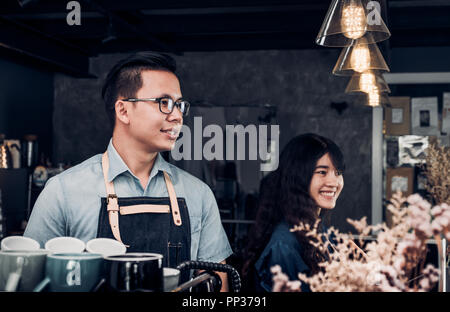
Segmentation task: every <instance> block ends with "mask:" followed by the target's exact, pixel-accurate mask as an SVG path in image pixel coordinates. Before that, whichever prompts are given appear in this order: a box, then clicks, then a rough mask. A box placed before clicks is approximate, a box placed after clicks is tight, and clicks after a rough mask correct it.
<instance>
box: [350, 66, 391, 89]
mask: <svg viewBox="0 0 450 312" xmlns="http://www.w3.org/2000/svg"><path fill="white" fill-rule="evenodd" d="M375 87H376V88H377V90H379V92H381V93H383V92H386V93H391V89H390V88H389V86H388V84H387V83H386V81H385V80H384V79H383V77H382V76H381V74H380V73H378V72H376V71H373V70H369V71H366V72H364V73H361V74H359V73H358V74H355V75H353V76H352V78H351V79H350V81H349V83H348V85H347V88H345V93H358V92H364V93H369V92H370V91H371V90H372V89H373V88H375Z"/></svg>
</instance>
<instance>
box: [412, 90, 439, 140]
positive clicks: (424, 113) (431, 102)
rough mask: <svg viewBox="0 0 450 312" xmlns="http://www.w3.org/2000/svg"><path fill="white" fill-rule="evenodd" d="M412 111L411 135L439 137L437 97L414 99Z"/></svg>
mask: <svg viewBox="0 0 450 312" xmlns="http://www.w3.org/2000/svg"><path fill="white" fill-rule="evenodd" d="M411 111H412V114H411V127H412V129H411V130H412V131H411V134H414V135H434V136H438V135H439V133H440V131H439V128H438V98H437V97H435V96H434V97H415V98H412V99H411Z"/></svg>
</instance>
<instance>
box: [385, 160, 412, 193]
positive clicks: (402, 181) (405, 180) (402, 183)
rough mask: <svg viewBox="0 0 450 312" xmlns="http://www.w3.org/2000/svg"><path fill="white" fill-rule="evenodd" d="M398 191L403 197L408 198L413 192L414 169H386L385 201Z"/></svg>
mask: <svg viewBox="0 0 450 312" xmlns="http://www.w3.org/2000/svg"><path fill="white" fill-rule="evenodd" d="M397 190H400V191H401V192H402V194H403V196H409V195H411V194H412V193H413V190H414V168H412V167H399V168H387V169H386V199H387V200H390V199H391V198H392V195H393V194H395V193H396V192H397Z"/></svg>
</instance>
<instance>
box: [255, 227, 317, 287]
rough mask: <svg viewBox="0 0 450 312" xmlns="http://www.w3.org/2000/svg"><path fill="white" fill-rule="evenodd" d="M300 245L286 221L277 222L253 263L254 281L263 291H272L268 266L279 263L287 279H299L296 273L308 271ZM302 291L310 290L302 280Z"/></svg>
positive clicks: (306, 272)
mask: <svg viewBox="0 0 450 312" xmlns="http://www.w3.org/2000/svg"><path fill="white" fill-rule="evenodd" d="M301 248H302V247H301V245H300V243H299V242H298V240H297V238H296V237H295V235H294V233H292V232H290V231H289V226H288V224H287V223H286V222H281V223H279V224H278V225H277V226H276V227H275V229H274V231H273V233H272V236H271V238H270V241H269V243H268V244H267V245H266V248H265V249H264V250H263V252H262V253H261V256H260V257H259V259H258V260H257V261H256V263H255V269H256V283H257V287H258V286H259V287H260V288H262V289H258V290H264V291H269V292H270V291H272V286H273V281H272V276H273V275H272V273H271V272H270V268H271V267H273V266H275V265H277V264H278V265H279V266H280V267H281V270H282V272H283V273H284V274H286V275H287V276H288V277H289V280H291V281H293V280H299V278H298V273H305V274H308V273H310V268H309V267H308V266H307V265H306V263H305V262H304V261H303V258H302V256H301ZM301 288H302V291H303V292H308V291H310V289H309V286H308V285H307V284H305V283H304V282H302V286H301Z"/></svg>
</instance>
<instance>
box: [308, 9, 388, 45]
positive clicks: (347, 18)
mask: <svg viewBox="0 0 450 312" xmlns="http://www.w3.org/2000/svg"><path fill="white" fill-rule="evenodd" d="M378 3H379V2H377V1H371V0H333V2H332V3H331V5H330V7H329V9H328V12H327V15H326V16H325V20H324V21H323V23H322V27H321V28H320V31H319V34H318V35H317V38H316V43H317V44H318V45H321V46H328V47H348V46H350V45H353V44H354V40H357V39H360V38H364V37H366V38H367V42H368V43H369V44H370V43H375V42H380V41H384V40H386V39H388V38H389V37H390V36H391V33H390V32H389V29H388V28H387V27H386V24H385V23H384V21H383V19H382V18H381V15H380V11H379V9H380V8H379V4H378ZM377 6H378V7H377ZM368 35H371V36H368Z"/></svg>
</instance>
